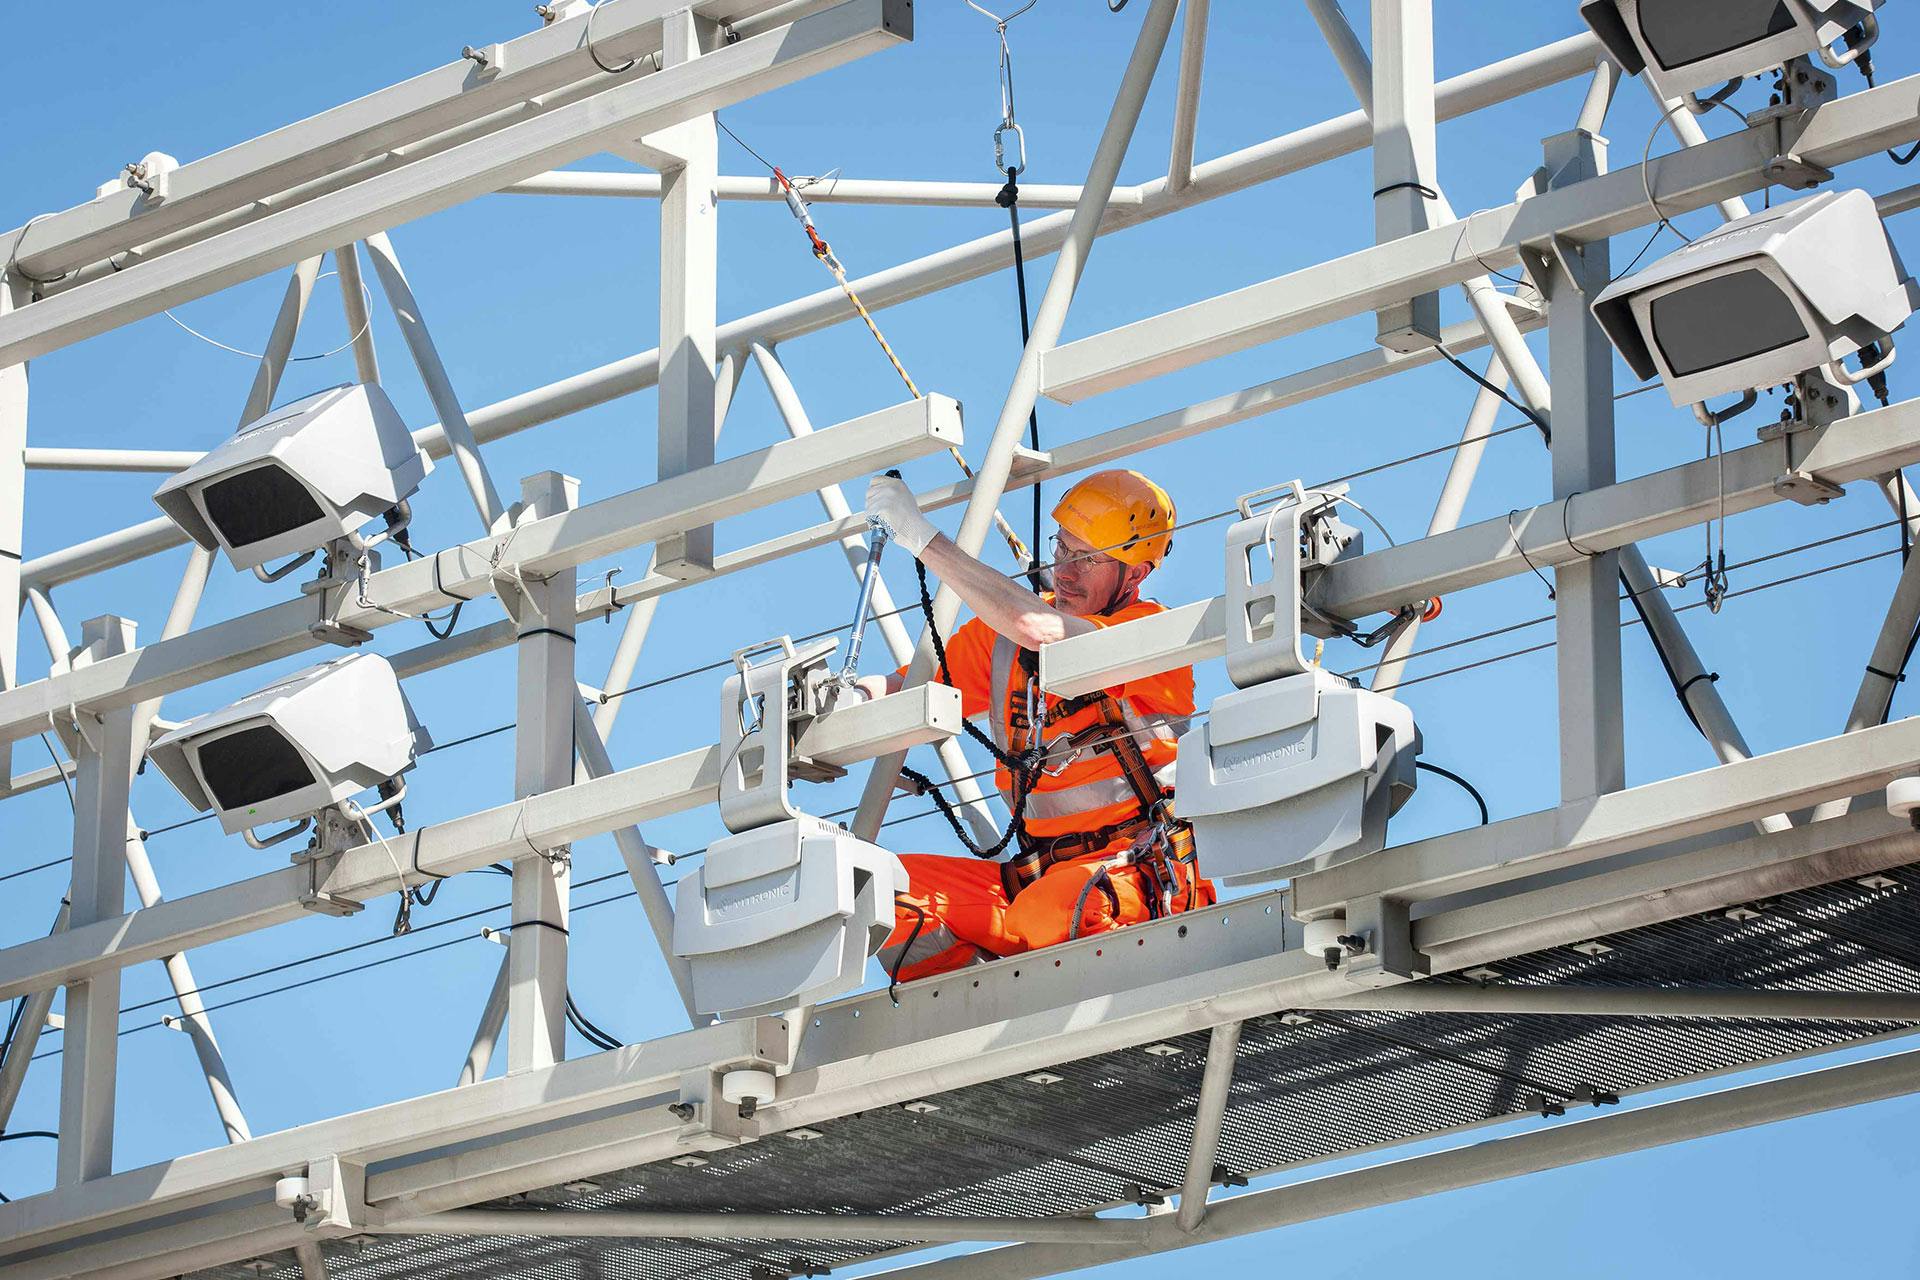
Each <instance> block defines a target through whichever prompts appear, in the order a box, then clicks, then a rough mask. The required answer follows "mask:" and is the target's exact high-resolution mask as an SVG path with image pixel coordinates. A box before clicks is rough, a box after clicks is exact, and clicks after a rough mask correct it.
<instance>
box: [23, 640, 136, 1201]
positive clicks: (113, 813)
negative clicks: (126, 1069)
mask: <svg viewBox="0 0 1920 1280" xmlns="http://www.w3.org/2000/svg"><path fill="white" fill-rule="evenodd" d="M133 628H134V624H133V623H132V622H130V621H128V620H127V619H125V618H116V617H112V616H107V617H100V618H90V619H88V620H87V622H86V623H85V624H84V625H83V626H82V628H81V632H80V644H81V660H84V661H104V660H106V659H109V658H113V657H115V656H118V655H120V654H124V653H127V652H130V651H131V650H132V649H133V647H134V645H133ZM133 714H134V713H133V708H132V707H126V708H123V709H119V710H115V711H112V712H109V713H108V714H106V715H94V714H92V713H90V712H82V713H80V714H79V716H78V717H77V718H76V722H75V724H74V730H75V733H74V738H75V742H76V747H75V753H74V764H75V766H76V768H75V770H74V779H73V781H74V788H73V790H74V816H73V871H72V882H71V887H70V888H69V889H68V891H67V900H68V901H69V902H70V903H72V904H73V912H72V915H71V917H70V923H69V928H70V929H71V928H86V927H88V926H98V925H99V924H100V923H102V922H106V921H110V920H114V919H117V918H118V917H119V916H120V914H121V912H122V911H123V910H124V909H125V904H126V893H127V860H126V855H125V844H126V835H127V792H128V788H129V786H130V784H131V783H132V781H133V771H134V768H135V767H136V766H137V765H138V764H139V759H140V752H139V750H138V749H137V748H136V747H135V746H134V742H133ZM59 936H61V937H68V936H71V935H70V934H68V933H63V934H61V935H59ZM39 985H40V984H36V987H38V986H39ZM20 994H22V995H26V994H29V993H28V992H24V991H23V992H21V993H20ZM64 1035H65V1039H64V1042H63V1049H64V1052H63V1053H62V1054H61V1059H60V1066H61V1074H60V1150H59V1156H58V1161H57V1166H58V1167H57V1174H56V1176H57V1178H58V1180H59V1182H60V1185H62V1186H73V1185H77V1184H79V1183H83V1182H88V1181H91V1180H92V1179H95V1178H103V1177H105V1176H107V1175H108V1174H110V1173H112V1172H113V1113H114V1086H115V1082H116V1078H117V1074H118V1063H119V1036H120V973H119V971H118V970H117V969H116V970H113V971H112V972H101V973H93V974H88V975H86V976H85V977H83V978H81V979H80V980H78V981H74V982H69V983H68V984H67V1005H66V1026H65V1032H64Z"/></svg>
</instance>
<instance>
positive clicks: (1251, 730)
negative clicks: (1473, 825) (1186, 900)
mask: <svg viewBox="0 0 1920 1280" xmlns="http://www.w3.org/2000/svg"><path fill="white" fill-rule="evenodd" d="M1419 754H1420V731H1419V730H1418V729H1417V728H1415V726H1414V723H1413V712H1412V710H1410V709H1409V708H1408V707H1407V705H1406V704H1405V703H1403V702H1398V701H1396V700H1394V699H1393V698H1389V697H1387V696H1386V695H1385V694H1381V693H1373V692H1371V691H1369V690H1366V689H1357V688H1354V687H1353V686H1352V685H1350V684H1348V683H1347V681H1346V680H1344V679H1342V678H1341V677H1339V676H1336V675H1334V674H1333V673H1332V672H1330V671H1326V670H1323V669H1321V668H1319V667H1315V668H1313V669H1312V670H1310V671H1307V672H1305V673H1303V674H1301V675H1293V676H1286V677H1283V678H1281V679H1278V680H1269V681H1266V682H1265V683H1261V684H1255V685H1252V686H1250V687H1248V688H1245V689H1235V690H1233V691H1232V692H1229V693H1223V694H1221V695H1220V696H1219V697H1218V698H1216V699H1214V702H1213V707H1212V709H1211V711H1210V712H1209V713H1208V716H1207V719H1206V720H1205V721H1204V722H1202V723H1201V724H1198V725H1196V726H1194V727H1193V728H1192V729H1189V730H1188V731H1187V732H1186V733H1184V734H1182V735H1181V736H1180V757H1179V761H1178V763H1177V764H1176V766H1175V769H1176V772H1175V774H1174V793H1175V794H1176V795H1177V796H1179V811H1180V816H1181V817H1182V818H1185V819H1186V820H1188V821H1190V822H1192V823H1193V838H1194V843H1195V844H1196V845H1198V846H1199V848H1200V854H1201V865H1202V866H1204V867H1205V868H1206V872H1207V874H1208V875H1209V876H1211V877H1213V878H1214V879H1216V880H1219V881H1222V882H1224V883H1226V884H1232V885H1239V884H1258V883H1261V882H1262V881H1267V880H1280V879H1286V878H1288V877H1291V876H1295V875H1300V874H1303V873H1305V872H1309V871H1321V870H1324V869H1326V868H1328V867H1332V866H1338V865H1339V864H1340V863H1343V862H1347V861H1349V860H1351V859H1353V858H1358V857H1362V856H1364V855H1366V854H1369V853H1378V852H1379V851H1380V850H1381V849H1383V848H1385V847H1386V840H1387V819H1388V818H1389V817H1391V816H1392V815H1393V814H1395V813H1397V812H1398V811H1399V809H1400V806H1401V805H1403V804H1405V803H1406V802H1407V800H1408V799H1409V798H1411V797H1412V795H1413V792H1414V788H1415V786H1416V785H1417V779H1416V778H1415V776H1414V761H1415V760H1416V759H1417V758H1418V757H1419Z"/></svg>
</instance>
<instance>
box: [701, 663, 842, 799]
mask: <svg viewBox="0 0 1920 1280" xmlns="http://www.w3.org/2000/svg"><path fill="white" fill-rule="evenodd" d="M838 647H839V641H837V640H835V639H833V638H832V637H830V636H828V637H822V638H821V639H819V640H815V641H812V642H811V643H809V644H807V645H804V646H802V647H799V648H796V647H795V646H794V643H793V640H792V638H791V637H789V636H776V637H775V638H774V639H772V640H769V641H767V642H766V643H765V644H758V645H750V646H748V647H747V648H744V649H736V650H735V651H734V654H733V665H734V668H735V670H734V674H733V675H731V676H728V677H727V681H726V683H725V684H724V685H722V686H721V689H720V750H721V752H722V753H723V754H722V756H721V759H722V762H723V763H722V764H721V767H720V820H721V821H722V822H724V823H725V824H726V826H727V830H729V831H734V832H740V831H751V830H753V829H754V828H756V827H764V826H767V825H769V824H771V823H775V822H785V821H789V820H791V819H795V818H799V817H802V816H803V815H802V814H801V813H800V812H799V810H797V809H795V808H794V807H793V805H792V803H791V802H790V801H789V800H788V799H787V787H788V784H789V783H790V782H791V781H792V780H793V779H795V778H801V779H804V780H806V781H810V782H823V781H831V780H833V779H835V778H839V777H843V776H845V773H846V770H844V769H841V768H837V767H835V766H833V765H827V764H821V763H820V762H818V761H815V760H812V759H810V758H808V757H806V756H802V755H798V754H796V753H795V750H794V746H795V744H796V743H797V742H798V741H799V738H800V730H801V729H802V728H804V727H805V726H806V724H807V722H808V721H810V720H812V719H813V718H814V717H815V716H817V715H818V714H819V713H820V709H821V706H822V703H823V699H824V694H825V691H826V687H827V686H828V684H830V683H831V682H832V679H833V673H832V672H831V671H830V670H829V669H828V666H827V659H828V658H830V657H831V656H832V655H833V651H834V650H835V649H836V648H838ZM769 653H771V654H774V655H776V656H775V657H774V658H773V659H772V660H771V661H762V662H758V663H756V662H754V661H753V659H755V658H756V657H760V656H761V655H765V654H769Z"/></svg>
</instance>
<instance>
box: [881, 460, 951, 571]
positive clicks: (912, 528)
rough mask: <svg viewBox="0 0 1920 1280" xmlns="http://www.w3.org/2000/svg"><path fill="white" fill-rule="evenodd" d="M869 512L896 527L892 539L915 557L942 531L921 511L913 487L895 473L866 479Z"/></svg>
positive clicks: (888, 524)
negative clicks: (909, 486) (914, 497)
mask: <svg viewBox="0 0 1920 1280" xmlns="http://www.w3.org/2000/svg"><path fill="white" fill-rule="evenodd" d="M867 514H868V515H869V516H878V517H879V518H880V519H882V520H885V521H886V522H887V527H888V528H890V529H892V530H893V540H894V541H895V542H897V543H899V544H900V545H901V546H903V547H905V548H906V549H907V550H908V551H910V552H912V553H913V555H914V557H915V558H916V559H918V558H919V555H920V553H921V552H922V551H925V550H926V549H927V544H928V543H929V542H932V541H933V539H934V535H935V534H937V533H939V532H940V531H939V530H938V529H936V528H934V527H933V524H932V522H930V521H929V520H928V519H927V518H926V517H925V516H923V515H921V514H920V504H919V503H917V502H915V501H914V500H913V490H911V489H909V488H907V486H906V485H905V484H903V483H902V482H901V481H899V480H896V479H894V478H893V477H892V476H875V477H874V478H873V479H872V480H869V481H868V482H867Z"/></svg>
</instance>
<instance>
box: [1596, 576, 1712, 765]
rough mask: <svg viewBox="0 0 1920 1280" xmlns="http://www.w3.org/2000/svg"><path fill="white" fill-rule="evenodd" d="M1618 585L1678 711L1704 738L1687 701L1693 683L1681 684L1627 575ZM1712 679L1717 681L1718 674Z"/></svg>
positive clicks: (1656, 588) (1677, 673) (1697, 719)
mask: <svg viewBox="0 0 1920 1280" xmlns="http://www.w3.org/2000/svg"><path fill="white" fill-rule="evenodd" d="M1620 585H1621V586H1623V587H1625V588H1626V596H1627V601H1628V603H1630V604H1631V605H1633V611H1634V612H1635V613H1636V614H1638V615H1639V616H1640V625H1641V626H1642V627H1643V628H1645V629H1646V633H1647V639H1649V640H1651V641H1652V642H1653V652H1654V656H1655V657H1657V658H1659V659H1660V669H1661V670H1662V671H1665V672H1666V673H1667V683H1668V684H1670V685H1672V686H1673V696H1674V697H1676V698H1678V699H1680V709H1681V710H1682V711H1684V712H1686V713H1687V719H1688V720H1690V721H1692V723H1693V727H1694V730H1695V731H1696V732H1697V733H1699V735H1700V736H1701V737H1703V738H1704V737H1706V736H1707V731H1706V730H1705V729H1703V728H1701V726H1700V717H1699V716H1696V715H1694V714H1693V704H1692V703H1690V702H1688V701H1687V689H1688V687H1689V686H1691V685H1692V684H1693V681H1691V680H1688V681H1686V682H1685V683H1682V682H1681V680H1680V673H1679V672H1678V671H1675V670H1674V669H1673V659H1672V658H1670V657H1668V656H1667V647H1666V646H1665V645H1663V644H1661V643H1660V637H1659V636H1657V635H1655V634H1654V631H1653V623H1652V622H1651V621H1650V620H1649V619H1648V618H1647V610H1646V606H1644V605H1642V604H1641V603H1640V596H1639V593H1637V592H1636V591H1634V589H1633V585H1632V584H1631V583H1629V582H1628V581H1627V575H1626V574H1624V573H1622V574H1621V575H1620ZM1654 590H1656V591H1658V590H1659V587H1658V586H1656V587H1655V588H1654ZM1713 678H1714V679H1716V680H1717V679H1719V676H1718V674H1715V675H1714V677H1713Z"/></svg>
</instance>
